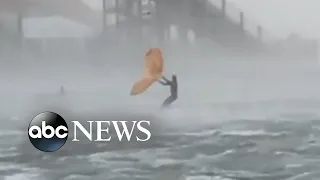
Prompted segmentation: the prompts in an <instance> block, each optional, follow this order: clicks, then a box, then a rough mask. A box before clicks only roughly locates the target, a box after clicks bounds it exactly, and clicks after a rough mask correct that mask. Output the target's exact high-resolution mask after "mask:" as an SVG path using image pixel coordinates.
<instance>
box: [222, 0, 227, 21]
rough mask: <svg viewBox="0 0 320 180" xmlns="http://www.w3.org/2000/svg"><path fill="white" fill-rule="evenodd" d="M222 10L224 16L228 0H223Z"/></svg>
mask: <svg viewBox="0 0 320 180" xmlns="http://www.w3.org/2000/svg"><path fill="white" fill-rule="evenodd" d="M221 1H222V2H221V11H222V16H223V17H225V16H226V0H221Z"/></svg>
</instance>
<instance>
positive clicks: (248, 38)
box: [0, 0, 318, 59]
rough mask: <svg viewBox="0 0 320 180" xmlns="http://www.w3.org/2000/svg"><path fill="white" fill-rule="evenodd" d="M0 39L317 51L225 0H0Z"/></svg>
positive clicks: (86, 45) (19, 48) (8, 48)
mask: <svg viewBox="0 0 320 180" xmlns="http://www.w3.org/2000/svg"><path fill="white" fill-rule="evenodd" d="M0 39H1V43H0V52H1V53H0V54H2V55H6V57H8V56H7V55H9V54H13V55H17V54H20V55H22V56H21V57H26V56H29V55H30V56H35V55H36V56H44V55H45V56H48V55H49V56H52V57H55V58H56V57H57V56H58V55H59V56H65V55H67V56H68V57H71V56H81V57H82V56H83V55H86V54H92V53H94V54H96V55H102V56H103V55H108V56H110V57H112V55H114V56H121V55H124V53H122V52H132V54H131V55H130V57H135V56H141V52H145V51H146V50H147V49H148V48H149V47H152V46H157V47H163V48H164V49H165V50H167V51H169V50H170V51H175V52H181V53H183V52H186V50H188V52H194V53H209V52H210V53H214V54H219V55H225V54H228V55H231V54H232V55H236V56H238V55H248V56H252V55H253V54H254V55H259V54H262V55H270V56H281V57H282V58H289V59H290V58H305V57H307V58H308V59H316V58H317V56H318V55H317V49H318V47H317V41H316V40H304V39H300V38H299V37H297V36H294V35H293V36H292V37H289V38H288V39H286V40H279V39H276V38H274V37H272V36H271V35H270V34H269V33H268V32H267V30H265V29H264V28H263V27H262V26H261V25H256V24H254V23H252V21H250V20H248V18H247V17H246V14H245V12H242V11H241V10H239V9H237V8H235V7H234V6H232V5H230V4H229V3H228V2H227V0H92V1H89V0H82V1H81V0H68V1H65V0H55V1H51V0H41V1H39V0H2V1H1V2H0ZM17 52H19V53H17ZM8 53H9V54H8ZM125 54H126V55H127V56H128V54H127V53H125Z"/></svg>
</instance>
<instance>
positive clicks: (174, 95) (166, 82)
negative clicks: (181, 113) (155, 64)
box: [159, 74, 178, 107]
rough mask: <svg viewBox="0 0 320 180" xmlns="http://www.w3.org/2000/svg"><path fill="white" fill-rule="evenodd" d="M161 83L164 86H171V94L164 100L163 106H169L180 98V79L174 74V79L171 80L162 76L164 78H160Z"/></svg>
mask: <svg viewBox="0 0 320 180" xmlns="http://www.w3.org/2000/svg"><path fill="white" fill-rule="evenodd" d="M159 83H160V84H162V85H164V86H170V96H169V97H168V98H167V99H166V100H165V101H164V102H163V104H162V107H168V106H169V105H170V104H172V103H173V102H174V101H175V100H177V99H178V81H177V76H176V75H175V74H174V75H172V80H171V81H170V80H169V79H167V78H166V77H164V76H162V79H161V80H159Z"/></svg>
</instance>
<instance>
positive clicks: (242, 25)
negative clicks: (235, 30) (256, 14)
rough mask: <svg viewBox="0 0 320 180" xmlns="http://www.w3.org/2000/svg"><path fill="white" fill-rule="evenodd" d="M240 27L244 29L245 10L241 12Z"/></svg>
mask: <svg viewBox="0 0 320 180" xmlns="http://www.w3.org/2000/svg"><path fill="white" fill-rule="evenodd" d="M240 28H241V29H244V15H243V12H240Z"/></svg>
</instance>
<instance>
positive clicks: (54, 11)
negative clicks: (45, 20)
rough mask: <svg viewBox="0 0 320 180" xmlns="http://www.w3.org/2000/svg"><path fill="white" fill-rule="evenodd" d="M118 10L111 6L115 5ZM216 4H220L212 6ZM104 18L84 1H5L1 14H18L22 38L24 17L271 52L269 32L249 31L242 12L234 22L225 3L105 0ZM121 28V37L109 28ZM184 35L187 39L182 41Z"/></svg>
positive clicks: (218, 0) (128, 34)
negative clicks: (174, 31) (110, 19)
mask: <svg viewBox="0 0 320 180" xmlns="http://www.w3.org/2000/svg"><path fill="white" fill-rule="evenodd" d="M111 1H112V2H113V3H114V6H109V7H107V4H110V2H111ZM212 1H213V2H215V3H212ZM101 6H103V7H104V10H103V11H104V13H102V12H101V11H98V10H93V9H91V8H90V7H89V6H88V5H86V4H85V3H84V2H83V1H81V0H2V1H0V12H7V13H16V14H19V18H18V19H19V20H18V24H19V25H18V29H20V31H18V32H20V34H21V33H22V32H21V31H22V27H21V19H22V18H24V17H48V16H52V15H59V16H63V17H65V18H68V19H72V20H74V21H77V22H80V23H83V24H85V25H88V26H90V27H98V26H99V25H100V26H101V24H104V26H103V27H104V29H103V32H105V33H102V35H103V36H108V35H109V36H110V37H113V38H114V37H120V36H126V37H128V38H133V39H134V38H136V40H139V39H137V38H141V33H142V29H143V27H144V26H149V27H151V28H152V29H153V31H154V33H153V35H155V36H156V37H157V39H159V40H160V41H165V39H166V37H165V36H166V32H168V30H169V29H170V27H171V25H175V26H176V27H177V28H178V29H179V36H180V37H181V36H182V38H181V40H182V41H185V39H187V38H186V36H187V34H188V33H187V32H188V31H189V30H192V31H193V33H194V35H195V37H196V39H198V38H202V39H206V40H209V41H212V42H214V43H215V44H219V45H220V46H221V47H223V48H226V49H230V50H232V51H239V52H242V51H249V52H261V51H265V50H266V45H265V41H264V39H265V36H266V34H265V33H264V30H263V28H262V27H261V26H256V27H255V28H254V31H248V29H247V28H246V24H248V22H247V21H246V18H245V15H244V13H243V12H241V11H238V12H233V13H236V14H237V15H236V16H237V17H236V18H237V19H236V20H234V18H235V17H230V14H228V13H227V12H228V9H230V6H229V5H228V4H227V2H226V0H153V1H151V0H146V1H145V0H114V1H113V0H101ZM111 13H114V14H116V23H115V24H113V25H107V22H106V21H107V18H106V16H107V14H111ZM114 28H116V29H117V30H116V34H112V33H110V31H109V29H114ZM183 36H185V37H183Z"/></svg>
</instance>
